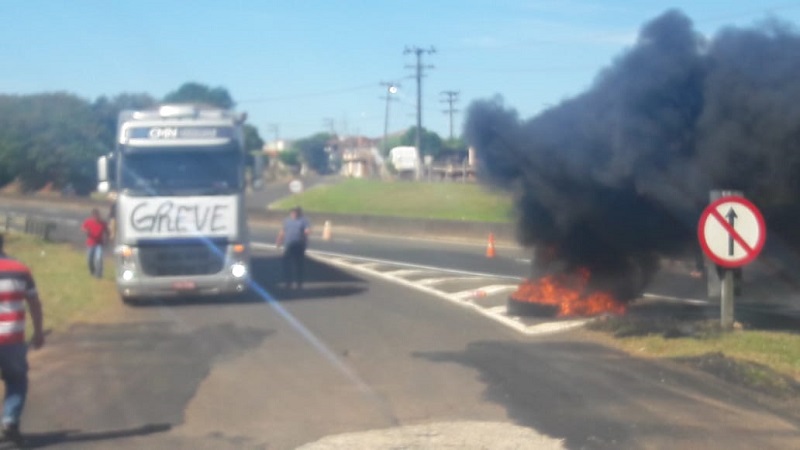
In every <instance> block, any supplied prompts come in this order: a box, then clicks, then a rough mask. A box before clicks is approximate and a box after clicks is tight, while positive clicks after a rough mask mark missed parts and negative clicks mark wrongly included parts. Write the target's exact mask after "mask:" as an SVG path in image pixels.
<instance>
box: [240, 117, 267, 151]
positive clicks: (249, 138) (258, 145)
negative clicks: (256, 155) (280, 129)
mask: <svg viewBox="0 0 800 450" xmlns="http://www.w3.org/2000/svg"><path fill="white" fill-rule="evenodd" d="M244 148H245V150H247V151H253V150H261V149H263V148H264V140H263V139H261V136H260V135H259V134H258V128H256V127H254V126H253V125H250V124H249V123H246V124H244Z"/></svg>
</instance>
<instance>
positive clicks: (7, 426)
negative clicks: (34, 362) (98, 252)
mask: <svg viewBox="0 0 800 450" xmlns="http://www.w3.org/2000/svg"><path fill="white" fill-rule="evenodd" d="M26 303H27V306H28V308H27V309H28V310H29V311H30V314H31V319H32V321H33V337H32V339H31V344H30V345H31V347H33V348H34V349H38V348H41V347H42V345H44V332H43V329H42V326H43V314H42V304H41V302H40V301H39V295H38V293H37V291H36V284H35V283H34V281H33V276H32V275H31V271H30V269H29V268H28V267H27V266H26V265H25V264H22V263H21V262H19V261H16V260H14V259H11V258H9V257H8V256H6V255H5V253H4V251H3V235H1V234H0V372H2V378H3V383H4V384H5V398H4V400H3V419H2V424H3V438H4V439H6V440H9V441H11V442H13V443H14V444H16V445H19V446H22V445H23V444H24V439H23V437H22V434H21V433H20V429H19V424H20V418H21V417H22V410H23V409H24V407H25V399H26V397H27V395H28V357H27V353H28V345H27V344H26V343H25V304H26Z"/></svg>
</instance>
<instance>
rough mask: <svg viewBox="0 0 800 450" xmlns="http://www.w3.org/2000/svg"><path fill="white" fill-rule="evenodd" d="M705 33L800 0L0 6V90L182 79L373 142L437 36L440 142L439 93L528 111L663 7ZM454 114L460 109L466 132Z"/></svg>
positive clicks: (434, 101)
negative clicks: (387, 94) (391, 84)
mask: <svg viewBox="0 0 800 450" xmlns="http://www.w3.org/2000/svg"><path fill="white" fill-rule="evenodd" d="M673 7H674V8H678V9H681V10H683V11H684V12H685V13H687V14H688V15H689V16H690V17H691V18H692V19H693V21H694V22H695V26H696V28H697V29H698V30H699V31H700V32H702V33H703V34H705V35H707V36H710V35H713V33H714V32H715V31H716V30H718V29H719V28H720V27H722V26H725V25H738V26H746V25H752V24H754V23H757V22H759V21H762V20H764V19H765V18H768V17H777V18H781V19H784V20H787V21H789V22H792V23H800V1H794V2H792V1H784V2H781V1H780V0H774V2H773V1H770V0H767V1H766V2H764V1H751V0H729V1H711V0H695V1H673V2H665V1H646V0H641V1H638V0H603V1H599V0H593V1H588V0H528V1H523V0H491V1H489V0H480V1H479V0H460V1H452V0H440V1H434V0H430V1H418V0H409V1H378V0H373V1H355V0H353V1H344V0H341V1H335V0H306V1H303V0H296V1H270V0H261V1H241V0H240V1H235V2H234V1H222V0H219V1H205V0H192V1H180V2H179V1H148V0H138V1H123V0H118V1H108V0H104V1H100V0H70V1H66V0H63V1H56V0H50V1H45V0H0V42H2V43H3V44H2V45H1V46H0V58H1V59H2V66H0V67H2V71H0V92H2V93H16V94H26V93H35V92H43V91H68V92H72V93H75V94H78V95H80V96H82V97H85V98H87V99H90V100H91V99H94V98H96V97H98V96H100V95H115V94H118V93H122V92H147V93H150V94H152V95H154V96H156V97H161V96H163V95H164V94H166V93H167V92H169V91H171V90H174V89H176V88H177V87H178V86H180V85H181V84H182V83H183V82H185V81H198V82H201V83H205V84H209V85H211V86H224V87H226V88H228V89H229V91H230V92H231V94H232V95H233V97H234V99H235V100H236V101H237V102H238V109H240V110H244V111H247V112H248V113H249V117H250V122H251V123H252V124H253V125H255V126H256V127H258V128H259V130H260V131H261V133H262V135H264V136H265V137H266V138H271V137H272V135H273V133H272V131H270V129H271V127H270V126H271V125H277V127H278V129H279V133H280V137H281V138H297V137H302V136H305V135H309V134H311V133H314V132H317V131H322V130H324V129H326V120H328V119H332V120H333V123H334V126H335V128H336V131H337V132H339V133H340V134H356V133H359V134H363V135H368V136H380V135H381V134H382V133H383V123H384V112H385V103H384V102H383V101H382V100H381V99H380V98H381V97H382V96H383V95H384V88H383V87H381V86H380V84H379V83H380V82H381V81H398V82H400V83H401V89H400V91H399V92H398V94H397V95H396V98H397V100H398V101H396V102H394V103H392V105H391V107H392V110H391V114H390V129H391V130H393V131H394V130H399V129H403V128H405V127H408V126H411V125H413V124H414V123H415V115H414V114H415V113H414V112H415V106H414V105H415V103H416V86H415V81H414V80H413V79H412V78H410V76H411V75H412V74H413V72H412V70H411V69H407V68H406V66H407V65H409V64H412V63H413V62H414V60H413V58H412V56H410V55H404V54H403V50H404V48H405V47H406V46H409V45H418V46H422V47H426V48H427V47H428V46H433V47H435V48H436V50H437V52H436V53H435V54H432V55H426V56H425V57H424V61H425V63H427V64H432V65H434V66H435V67H434V68H433V69H431V70H430V71H428V73H427V77H426V78H425V80H424V83H423V125H424V126H425V127H427V128H431V129H433V130H434V131H436V132H438V133H440V134H441V135H443V136H446V135H447V134H448V124H449V122H448V116H447V115H445V114H444V113H443V112H442V110H443V109H444V106H445V105H444V104H443V103H441V102H440V99H441V98H442V96H441V94H440V93H441V91H445V90H455V91H459V92H460V101H459V103H458V107H459V108H460V109H461V110H464V109H465V108H466V107H467V106H468V104H469V103H470V102H471V101H472V100H475V99H479V98H487V97H491V96H494V95H496V94H499V95H502V96H503V97H504V99H505V102H506V104H507V105H508V106H512V107H515V108H517V109H518V110H519V112H520V114H521V115H522V116H523V117H528V116H532V115H535V114H536V113H537V112H538V111H540V110H541V109H542V108H543V107H545V106H547V105H552V104H557V103H558V102H559V101H561V100H563V99H565V98H568V97H570V96H573V95H576V94H578V93H580V92H582V91H583V90H585V89H586V88H587V87H588V86H589V85H590V84H591V82H592V80H593V78H594V76H595V74H596V73H597V72H598V71H599V70H600V69H602V68H603V67H605V66H607V65H608V64H610V63H611V62H612V61H613V59H614V57H615V56H616V55H619V54H620V53H621V52H623V51H624V50H625V48H627V47H630V45H631V44H632V43H633V42H634V39H635V36H636V33H637V30H638V29H639V27H640V26H641V25H642V24H643V23H644V22H646V21H648V20H650V19H652V18H653V17H655V16H657V15H658V14H660V13H661V12H663V11H665V10H667V9H669V8H673ZM462 119H463V114H457V115H456V119H455V122H456V133H459V131H460V128H461V123H462Z"/></svg>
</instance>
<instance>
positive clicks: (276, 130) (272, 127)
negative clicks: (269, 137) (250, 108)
mask: <svg viewBox="0 0 800 450" xmlns="http://www.w3.org/2000/svg"><path fill="white" fill-rule="evenodd" d="M267 129H268V130H269V131H270V132H272V134H273V135H275V145H278V141H279V140H280V138H281V126H280V125H278V124H277V123H270V124H267Z"/></svg>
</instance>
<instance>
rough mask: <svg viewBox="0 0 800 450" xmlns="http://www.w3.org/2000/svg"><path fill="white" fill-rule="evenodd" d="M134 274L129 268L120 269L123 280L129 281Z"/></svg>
mask: <svg viewBox="0 0 800 450" xmlns="http://www.w3.org/2000/svg"><path fill="white" fill-rule="evenodd" d="M135 275H136V274H135V273H134V272H133V270H131V269H125V270H123V271H122V279H123V280H125V281H131V280H132V279H133V277H134V276H135Z"/></svg>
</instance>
